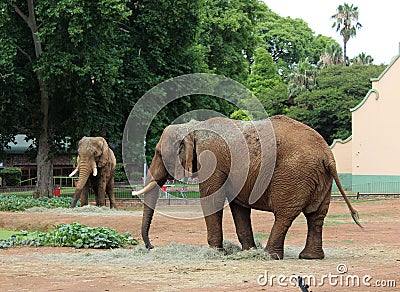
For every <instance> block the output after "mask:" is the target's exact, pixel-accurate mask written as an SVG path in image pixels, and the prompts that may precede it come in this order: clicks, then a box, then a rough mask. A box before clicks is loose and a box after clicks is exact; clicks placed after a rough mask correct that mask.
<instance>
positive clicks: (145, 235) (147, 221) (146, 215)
mask: <svg viewBox="0 0 400 292" xmlns="http://www.w3.org/2000/svg"><path fill="white" fill-rule="evenodd" d="M156 185H157V182H156V181H151V182H150V183H148V184H147V186H146V187H144V188H143V189H142V190H141V191H139V192H142V191H143V193H146V195H145V196H144V206H143V218H142V239H143V241H144V243H145V245H146V248H147V249H152V248H153V247H154V246H153V245H152V244H151V243H150V240H149V229H150V225H151V221H152V219H153V214H154V209H155V208H156V205H157V200H158V188H157V187H156ZM139 192H138V193H139Z"/></svg>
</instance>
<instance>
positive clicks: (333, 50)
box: [318, 42, 343, 68]
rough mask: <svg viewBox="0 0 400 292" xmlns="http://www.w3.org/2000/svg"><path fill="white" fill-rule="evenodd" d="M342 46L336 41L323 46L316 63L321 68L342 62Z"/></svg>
mask: <svg viewBox="0 0 400 292" xmlns="http://www.w3.org/2000/svg"><path fill="white" fill-rule="evenodd" d="M342 58H343V55H342V48H341V47H340V45H339V44H338V43H336V42H335V43H333V44H331V45H330V46H327V47H326V48H325V51H324V53H323V54H322V55H321V56H320V57H319V62H318V65H319V67H321V68H325V67H328V66H330V65H337V64H341V63H342Z"/></svg>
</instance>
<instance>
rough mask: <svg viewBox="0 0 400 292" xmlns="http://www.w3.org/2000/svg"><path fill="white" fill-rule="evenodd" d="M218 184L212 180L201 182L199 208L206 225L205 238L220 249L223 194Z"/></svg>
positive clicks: (212, 245)
mask: <svg viewBox="0 0 400 292" xmlns="http://www.w3.org/2000/svg"><path fill="white" fill-rule="evenodd" d="M218 186H220V184H217V183H216V180H213V182H212V183H210V184H205V183H201V184H200V186H199V188H200V194H201V199H200V203H201V208H202V211H203V215H204V219H205V221H206V226H207V240H208V244H209V245H210V246H211V247H215V248H218V249H221V250H222V240H223V235H222V215H223V209H224V203H225V195H224V194H223V192H222V191H221V189H220V188H219V187H218Z"/></svg>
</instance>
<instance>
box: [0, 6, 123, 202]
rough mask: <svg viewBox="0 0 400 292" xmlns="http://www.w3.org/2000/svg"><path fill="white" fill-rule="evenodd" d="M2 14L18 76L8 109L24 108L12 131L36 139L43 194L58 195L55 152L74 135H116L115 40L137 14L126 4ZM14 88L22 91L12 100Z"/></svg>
mask: <svg viewBox="0 0 400 292" xmlns="http://www.w3.org/2000/svg"><path fill="white" fill-rule="evenodd" d="M0 11H1V15H2V17H1V18H0V39H1V40H2V43H4V44H3V45H1V49H2V52H1V55H6V56H7V58H6V65H7V66H5V69H7V70H8V71H9V72H12V73H10V74H12V75H11V77H10V78H7V79H6V88H5V89H2V96H1V98H2V104H4V103H7V100H8V99H10V98H12V101H11V102H12V104H13V105H15V104H16V105H20V108H18V121H17V123H16V125H17V127H15V128H14V129H12V131H9V132H14V133H13V134H15V133H16V132H15V131H20V132H23V133H26V134H27V135H28V136H29V137H33V138H34V139H35V143H36V150H37V155H36V163H37V167H38V172H37V175H38V177H37V180H38V183H37V190H36V193H37V194H38V195H40V196H51V195H52V192H53V190H52V189H53V185H52V170H53V169H52V154H53V153H54V152H55V151H56V146H57V145H59V144H60V143H62V142H63V140H64V141H65V137H66V136H68V135H69V134H71V133H72V134H74V133H75V135H73V136H74V137H76V133H77V132H78V134H79V133H82V132H85V133H88V132H90V131H91V129H95V131H94V132H100V133H101V132H103V133H104V131H105V129H106V128H107V131H110V132H113V131H112V128H111V129H109V128H108V127H107V126H109V124H110V123H111V124H113V122H112V119H108V117H109V116H114V115H115V112H113V109H112V103H113V93H112V88H113V85H114V83H115V77H116V76H117V74H118V69H119V67H120V65H121V63H122V62H121V60H120V58H119V50H118V47H117V46H116V45H115V42H114V40H115V38H114V37H115V32H116V31H118V30H119V28H118V26H117V23H118V22H120V21H122V20H124V19H126V17H127V16H128V15H129V13H130V12H129V10H128V9H127V8H126V5H125V1H122V0H121V1H120V0H113V1H102V0H99V1H89V2H81V3H78V2H76V1H39V2H34V1H33V0H28V1H22V0H12V1H11V0H10V1H6V0H2V1H1V2H0ZM4 48H6V51H3V50H4ZM2 75H4V74H3V73H2ZM9 88H18V89H17V90H16V92H15V93H13V94H12V95H9V94H10V89H9ZM5 101H6V102H5ZM71 118H72V119H71ZM72 121H73V122H72ZM108 121H111V122H108ZM77 125H78V126H77ZM9 136H10V135H9ZM3 138H4V137H2V139H3Z"/></svg>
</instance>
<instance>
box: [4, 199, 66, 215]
mask: <svg viewBox="0 0 400 292" xmlns="http://www.w3.org/2000/svg"><path fill="white" fill-rule="evenodd" d="M70 205H71V198H70V197H52V198H47V197H40V198H37V199H36V198H34V197H32V196H29V197H25V196H16V195H11V196H0V211H10V212H17V211H24V210H26V209H29V208H33V207H44V208H48V209H52V208H69V206H70Z"/></svg>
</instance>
